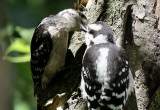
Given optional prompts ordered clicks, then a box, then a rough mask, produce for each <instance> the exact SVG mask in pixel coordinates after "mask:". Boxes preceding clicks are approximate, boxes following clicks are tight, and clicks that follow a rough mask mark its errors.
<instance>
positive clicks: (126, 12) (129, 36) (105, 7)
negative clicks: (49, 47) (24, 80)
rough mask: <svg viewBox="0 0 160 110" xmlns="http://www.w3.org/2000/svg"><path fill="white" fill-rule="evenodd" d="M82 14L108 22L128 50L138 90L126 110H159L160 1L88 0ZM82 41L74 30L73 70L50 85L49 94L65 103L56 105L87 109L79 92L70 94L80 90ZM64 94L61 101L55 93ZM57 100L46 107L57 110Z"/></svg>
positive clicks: (117, 40)
mask: <svg viewBox="0 0 160 110" xmlns="http://www.w3.org/2000/svg"><path fill="white" fill-rule="evenodd" d="M83 13H84V14H85V15H86V16H87V18H88V20H89V22H90V23H92V22H94V21H98V20H101V21H105V22H106V23H108V24H109V25H110V26H111V27H112V29H113V31H114V34H115V35H114V39H115V40H116V44H117V45H119V46H122V47H123V48H125V49H126V51H127V53H128V56H129V60H130V64H131V71H132V74H133V76H134V78H135V92H134V93H133V94H132V95H131V97H130V98H129V100H128V102H127V105H126V107H125V110H146V109H147V110H159V109H160V103H159V102H160V98H159V97H160V92H159V91H160V89H159V88H160V87H159V83H160V82H159V80H160V34H159V32H160V21H159V18H160V0H138V1H136V0H118V1H117V0H110V1H109V0H89V1H88V4H87V6H86V9H85V11H83ZM83 43H84V33H79V32H75V33H74V34H73V36H72V38H71V42H70V47H69V49H70V50H71V53H72V55H73V56H72V58H71V59H73V60H74V63H73V62H71V63H69V64H68V65H70V66H71V67H72V69H71V72H67V71H65V72H64V74H63V75H64V78H62V79H61V78H60V79H58V80H61V81H62V80H63V81H64V82H65V84H64V82H62V83H61V84H59V82H58V81H55V82H54V83H53V84H52V87H51V88H56V90H54V89H50V87H49V91H50V92H49V93H52V95H50V96H51V97H54V98H53V99H56V100H58V102H63V103H60V104H57V105H58V106H59V105H61V106H65V107H66V106H67V107H66V108H67V109H68V110H85V109H87V106H86V102H85V101H84V100H83V99H82V98H79V97H77V96H78V95H77V94H78V93H77V94H71V93H73V92H75V91H77V88H78V87H79V84H80V72H81V60H82V57H83V53H84V51H85V46H84V45H83ZM68 60H70V59H69V58H68ZM73 64H74V65H75V66H73ZM77 64H78V65H79V66H76V65H77ZM61 76H62V74H61ZM71 76H72V77H71ZM73 78H74V79H73ZM68 81H69V83H67V82H68ZM64 85H65V86H64ZM53 90H54V94H53ZM60 90H61V91H60ZM61 93H66V96H65V98H64V99H65V100H63V101H59V100H60V99H61V96H60V95H59V96H57V95H56V94H61ZM46 94H48V92H47V93H46ZM55 96H56V97H55ZM44 97H46V96H44ZM51 97H50V98H51ZM57 97H58V99H57ZM42 99H43V98H42ZM48 99H49V98H46V101H47V100H48ZM67 100H68V102H67V105H66V104H65V102H66V101H67ZM46 101H45V102H46ZM54 102H56V103H57V101H51V103H50V104H47V108H50V109H47V110H56V107H57V106H55V104H53V103H54ZM51 105H52V106H51ZM53 106H54V107H53Z"/></svg>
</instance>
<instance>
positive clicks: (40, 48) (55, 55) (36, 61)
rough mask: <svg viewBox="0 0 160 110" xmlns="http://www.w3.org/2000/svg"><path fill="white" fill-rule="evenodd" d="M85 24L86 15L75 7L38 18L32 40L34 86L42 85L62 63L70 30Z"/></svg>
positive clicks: (53, 75)
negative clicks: (40, 19)
mask: <svg viewBox="0 0 160 110" xmlns="http://www.w3.org/2000/svg"><path fill="white" fill-rule="evenodd" d="M86 26H87V19H86V17H85V15H84V14H82V13H80V12H77V11H76V10H74V9H66V10H63V11H61V12H59V13H58V14H57V15H51V16H49V17H46V18H44V19H43V20H42V21H41V23H40V24H39V25H38V26H37V28H36V29H35V32H34V35H33V37H32V41H31V71H32V78H33V82H34V86H35V88H36V86H39V87H42V88H43V89H44V88H45V87H46V86H47V84H49V82H50V81H51V79H52V78H53V77H55V75H56V73H57V72H58V71H60V69H61V68H62V67H63V66H64V64H65V57H66V52H67V47H68V36H69V32H70V31H80V30H82V29H85V27H86ZM35 94H36V93H35Z"/></svg>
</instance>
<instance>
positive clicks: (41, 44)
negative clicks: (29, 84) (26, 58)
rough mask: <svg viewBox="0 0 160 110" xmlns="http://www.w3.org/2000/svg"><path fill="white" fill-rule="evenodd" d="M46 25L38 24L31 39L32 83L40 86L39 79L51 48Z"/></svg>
mask: <svg viewBox="0 0 160 110" xmlns="http://www.w3.org/2000/svg"><path fill="white" fill-rule="evenodd" d="M46 28H47V27H46V25H43V24H41V25H39V26H38V27H37V28H36V29H35V32H34V35H33V38H32V41H31V62H30V63H31V71H32V78H33V82H34V85H39V86H41V79H42V75H43V73H44V69H45V66H46V65H47V63H48V60H49V57H50V53H51V50H52V39H51V35H50V34H49V32H48V31H47V29H46Z"/></svg>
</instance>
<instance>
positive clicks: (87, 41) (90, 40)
mask: <svg viewBox="0 0 160 110" xmlns="http://www.w3.org/2000/svg"><path fill="white" fill-rule="evenodd" d="M93 39H94V38H93V35H92V34H89V33H86V35H85V41H86V45H87V46H89V45H90V44H91V42H92V41H93Z"/></svg>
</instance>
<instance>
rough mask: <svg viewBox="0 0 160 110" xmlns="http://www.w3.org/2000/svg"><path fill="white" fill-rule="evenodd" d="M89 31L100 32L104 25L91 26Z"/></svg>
mask: <svg viewBox="0 0 160 110" xmlns="http://www.w3.org/2000/svg"><path fill="white" fill-rule="evenodd" d="M89 29H91V30H95V31H99V30H101V29H102V25H100V24H90V25H89Z"/></svg>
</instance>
